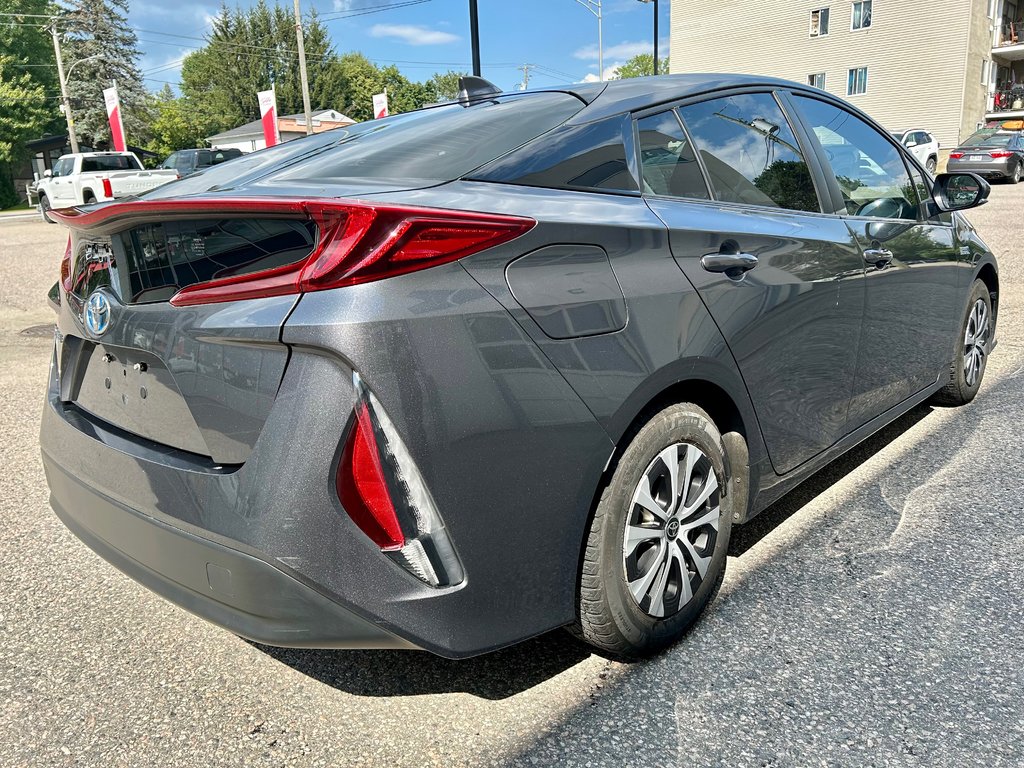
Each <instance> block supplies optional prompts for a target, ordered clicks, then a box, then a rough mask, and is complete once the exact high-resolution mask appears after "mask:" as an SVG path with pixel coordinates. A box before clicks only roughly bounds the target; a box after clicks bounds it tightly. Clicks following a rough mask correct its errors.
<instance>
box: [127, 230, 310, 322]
mask: <svg viewBox="0 0 1024 768" xmlns="http://www.w3.org/2000/svg"><path fill="white" fill-rule="evenodd" d="M315 241H316V227H315V226H314V225H313V224H312V223H311V222H307V221H294V220H287V219H228V220H219V221H218V220H209V221H198V222H197V221H168V222H163V223H160V224H147V225H145V226H141V227H136V228H135V229H133V230H130V231H128V232H125V233H123V234H120V235H117V236H115V237H114V238H113V241H112V248H113V252H114V257H115V258H114V263H115V264H116V265H117V269H116V271H117V273H118V282H119V288H120V290H119V293H120V294H121V297H122V299H123V300H124V301H126V302H129V303H145V302H153V301H166V300H167V299H169V298H170V297H171V296H173V295H174V294H175V293H176V292H177V291H178V290H179V289H181V288H184V287H186V286H189V285H194V284H196V283H202V282H206V281H207V280H214V279H217V278H221V277H232V276H235V275H244V274H249V273H252V272H260V271H262V270H265V269H272V268H273V267H279V266H283V265H285V264H291V263H293V262H296V261H298V260H300V259H303V258H305V257H306V256H308V255H309V254H310V252H311V251H312V249H313V245H314V244H315Z"/></svg>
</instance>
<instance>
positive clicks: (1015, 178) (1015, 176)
mask: <svg viewBox="0 0 1024 768" xmlns="http://www.w3.org/2000/svg"><path fill="white" fill-rule="evenodd" d="M1022 165H1024V164H1022V163H1017V167H1016V168H1014V169H1013V173H1012V174H1010V176H1009V177H1008V178H1007V179H1006V181H1007V182H1009V183H1010V184H1020V177H1021V166H1022Z"/></svg>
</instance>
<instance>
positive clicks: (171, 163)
mask: <svg viewBox="0 0 1024 768" xmlns="http://www.w3.org/2000/svg"><path fill="white" fill-rule="evenodd" d="M177 158H178V153H177V152H175V153H174V154H172V155H170V156H169V157H168V158H167V159H166V160H164V161H163V162H162V163H160V167H161V168H173V167H174V163H175V161H176V160H177Z"/></svg>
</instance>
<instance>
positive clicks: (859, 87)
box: [846, 67, 868, 96]
mask: <svg viewBox="0 0 1024 768" xmlns="http://www.w3.org/2000/svg"><path fill="white" fill-rule="evenodd" d="M867 90H868V68H867V67H857V68H856V69H851V70H850V73H849V76H848V77H847V79H846V95H847V96H856V95H858V94H861V93H867Z"/></svg>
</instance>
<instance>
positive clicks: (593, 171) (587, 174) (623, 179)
mask: <svg viewBox="0 0 1024 768" xmlns="http://www.w3.org/2000/svg"><path fill="white" fill-rule="evenodd" d="M627 126H630V123H629V118H628V117H627V116H623V115H617V116H615V117H610V118H607V119H605V120H598V121H596V122H593V123H585V124H583V125H567V126H563V127H561V128H559V129H558V130H556V131H552V132H551V133H550V134H548V135H546V136H541V137H540V138H538V139H536V140H535V141H532V142H530V143H529V144H527V145H526V146H524V147H520V148H519V149H518V150H516V151H515V152H511V153H510V154H508V155H506V156H505V157H502V158H500V159H498V160H496V161H495V162H493V163H491V164H490V165H488V166H487V167H486V168H481V169H480V171H479V172H477V173H476V174H474V175H473V178H474V179H479V180H481V181H497V182H502V183H506V184H523V185H525V186H530V187H547V188H549V189H578V190H586V191H591V190H597V191H604V192H638V191H639V187H638V186H637V182H636V179H634V178H633V174H632V173H630V170H629V165H628V163H627V162H626V147H625V144H624V143H623V133H624V131H625V130H627ZM630 127H631V126H630Z"/></svg>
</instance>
